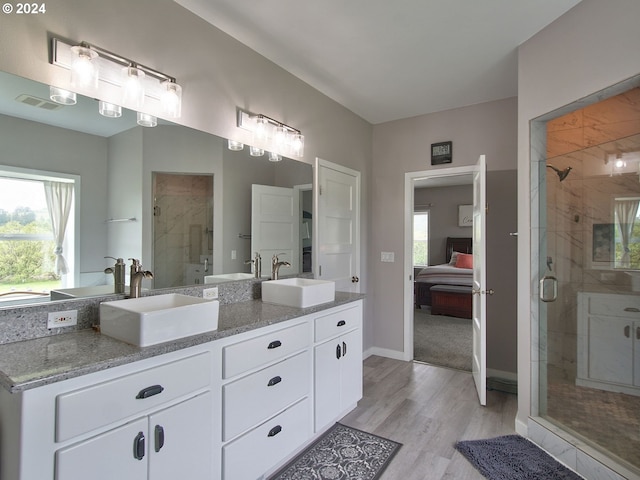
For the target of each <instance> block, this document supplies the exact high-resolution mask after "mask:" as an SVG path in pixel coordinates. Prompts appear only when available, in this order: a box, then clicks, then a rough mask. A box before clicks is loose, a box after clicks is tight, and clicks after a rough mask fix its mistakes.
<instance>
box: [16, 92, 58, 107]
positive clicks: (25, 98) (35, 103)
mask: <svg viewBox="0 0 640 480" xmlns="http://www.w3.org/2000/svg"><path fill="white" fill-rule="evenodd" d="M16 101H18V102H20V103H24V104H25V105H30V106H32V107H37V108H42V109H43V110H58V109H59V108H62V107H64V105H60V104H59V103H55V102H52V101H50V100H45V99H43V98H38V97H34V96H33V95H25V94H22V95H19V96H17V97H16Z"/></svg>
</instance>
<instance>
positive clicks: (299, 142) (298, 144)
mask: <svg viewBox="0 0 640 480" xmlns="http://www.w3.org/2000/svg"><path fill="white" fill-rule="evenodd" d="M290 147H291V154H292V155H295V156H296V157H303V156H304V135H302V134H301V133H294V134H293V135H291V145H290Z"/></svg>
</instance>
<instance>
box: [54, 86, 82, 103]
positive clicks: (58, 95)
mask: <svg viewBox="0 0 640 480" xmlns="http://www.w3.org/2000/svg"><path fill="white" fill-rule="evenodd" d="M49 98H50V99H51V100H53V101H54V102H56V103H59V104H61V105H75V104H76V103H77V102H78V100H77V99H76V92H70V91H69V90H64V89H62V88H58V87H53V86H50V87H49Z"/></svg>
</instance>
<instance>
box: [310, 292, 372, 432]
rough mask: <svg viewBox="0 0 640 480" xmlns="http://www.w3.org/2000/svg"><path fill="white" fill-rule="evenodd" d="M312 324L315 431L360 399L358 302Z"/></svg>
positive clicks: (359, 310) (360, 327) (319, 317)
mask: <svg viewBox="0 0 640 480" xmlns="http://www.w3.org/2000/svg"><path fill="white" fill-rule="evenodd" d="M313 322H314V342H315V346H314V382H315V389H314V392H315V398H314V401H315V405H314V407H315V408H314V410H315V412H314V417H315V418H314V422H315V423H314V426H315V431H316V432H318V431H320V430H322V429H323V428H324V427H326V426H327V425H329V424H330V423H331V422H333V421H335V420H337V419H338V418H340V417H341V416H342V415H343V414H344V413H345V412H346V411H347V410H349V409H351V408H353V407H354V406H355V404H356V403H357V402H358V400H360V399H361V398H362V303H361V302H357V303H356V304H352V305H349V306H347V307H344V308H342V309H338V310H336V311H331V312H327V313H326V314H322V315H318V316H316V317H315V318H314V320H313Z"/></svg>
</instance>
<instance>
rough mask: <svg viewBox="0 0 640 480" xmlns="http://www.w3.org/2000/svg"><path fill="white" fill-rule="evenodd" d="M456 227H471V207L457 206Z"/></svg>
mask: <svg viewBox="0 0 640 480" xmlns="http://www.w3.org/2000/svg"><path fill="white" fill-rule="evenodd" d="M458 226H459V227H473V205H458Z"/></svg>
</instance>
